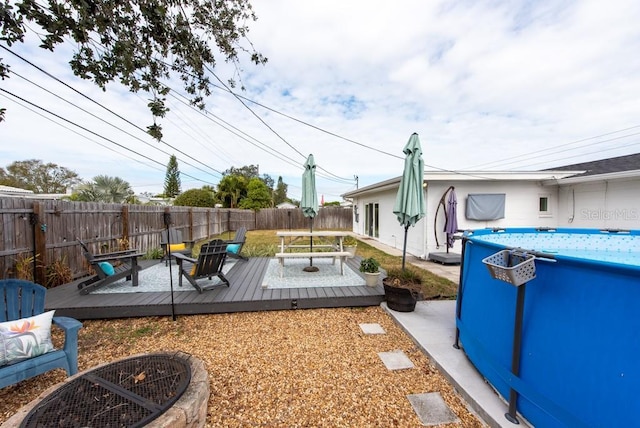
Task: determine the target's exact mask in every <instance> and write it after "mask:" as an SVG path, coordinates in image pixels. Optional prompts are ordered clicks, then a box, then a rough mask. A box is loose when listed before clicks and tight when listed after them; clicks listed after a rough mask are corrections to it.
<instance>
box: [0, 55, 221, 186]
mask: <svg viewBox="0 0 640 428" xmlns="http://www.w3.org/2000/svg"><path fill="white" fill-rule="evenodd" d="M0 47H1V48H3V49H4V50H6V51H7V52H9V53H11V54H12V55H14V56H16V57H18V58H19V59H21V60H22V61H24V62H26V63H27V64H29V65H30V66H32V67H34V68H35V69H37V70H38V71H40V72H42V73H44V74H45V75H47V76H48V77H50V78H52V79H54V80H55V81H57V82H59V83H61V84H62V85H64V86H66V87H67V88H69V89H71V90H72V91H74V92H75V93H77V94H78V95H80V96H82V97H84V98H85V99H87V100H89V101H91V102H92V103H94V104H96V105H98V106H100V107H101V108H103V109H105V110H106V111H108V112H109V113H111V114H113V115H114V116H116V117H118V118H119V119H121V120H123V121H125V122H126V123H128V124H129V125H131V126H133V127H135V128H136V129H138V130H140V131H142V132H144V133H145V134H146V131H145V130H144V129H142V128H141V127H140V126H138V125H136V124H135V123H133V122H131V121H130V120H128V119H126V118H125V117H123V116H121V115H119V114H118V113H116V112H114V111H113V110H111V109H109V108H108V107H105V106H104V105H102V104H100V103H98V102H97V101H95V100H94V99H92V98H91V97H89V96H87V95H85V94H83V93H82V92H80V91H78V90H77V89H75V88H73V87H72V86H71V85H69V84H67V83H65V82H63V81H62V80H60V79H59V78H57V77H56V76H54V75H52V74H51V73H49V72H47V71H46V70H43V69H42V68H41V67H39V66H37V65H35V64H34V63H32V62H31V61H29V60H27V59H26V58H24V57H22V56H21V55H19V54H17V53H15V52H13V51H12V50H11V49H9V48H7V47H6V46H3V45H0ZM160 141H161V142H162V143H163V144H165V145H167V146H169V147H171V148H172V149H173V150H175V151H177V152H178V153H180V154H182V155H184V156H186V157H187V158H189V159H191V160H193V161H195V162H197V163H199V164H201V165H203V166H204V167H206V168H209V169H211V170H212V171H214V172H215V173H217V174H219V175H222V173H221V172H220V171H217V170H215V169H213V168H211V167H210V166H208V165H206V164H205V163H203V162H201V161H199V160H198V159H196V158H194V157H193V156H191V155H188V154H186V153H184V152H183V151H182V150H180V149H178V148H176V147H174V146H172V145H171V144H169V143H167V142H165V141H163V140H160ZM147 144H148V143H147ZM151 147H154V148H156V149H157V147H155V146H153V145H152V146H151ZM183 162H184V160H183ZM190 166H193V165H190Z"/></svg>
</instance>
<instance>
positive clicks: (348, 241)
mask: <svg viewBox="0 0 640 428" xmlns="http://www.w3.org/2000/svg"><path fill="white" fill-rule="evenodd" d="M357 246H358V240H357V239H356V238H354V237H353V236H351V235H349V236H345V237H344V239H343V240H342V248H344V250H345V251H348V252H349V253H351V257H353V256H355V255H356V247H357Z"/></svg>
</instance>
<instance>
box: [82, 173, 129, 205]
mask: <svg viewBox="0 0 640 428" xmlns="http://www.w3.org/2000/svg"><path fill="white" fill-rule="evenodd" d="M71 199H72V200H74V201H84V202H107V203H114V204H122V203H133V202H135V200H136V199H135V195H134V194H133V190H132V189H131V186H130V185H129V183H128V182H127V181H125V180H123V179H122V178H120V177H109V176H107V175H98V176H96V177H94V178H93V181H91V182H89V183H83V184H81V185H80V186H78V187H77V188H76V190H75V191H74V193H73V195H72V196H71Z"/></svg>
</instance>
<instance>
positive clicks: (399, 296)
mask: <svg viewBox="0 0 640 428" xmlns="http://www.w3.org/2000/svg"><path fill="white" fill-rule="evenodd" d="M384 296H385V300H386V301H387V307H388V308H389V309H393V310H394V311H398V312H413V311H414V309H415V308H416V302H417V300H418V299H417V298H416V296H415V295H414V294H413V293H412V292H411V290H408V289H406V288H398V287H392V286H390V285H387V284H384Z"/></svg>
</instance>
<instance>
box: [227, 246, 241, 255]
mask: <svg viewBox="0 0 640 428" xmlns="http://www.w3.org/2000/svg"><path fill="white" fill-rule="evenodd" d="M238 251H240V244H229V245H227V253H233V254H238Z"/></svg>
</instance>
